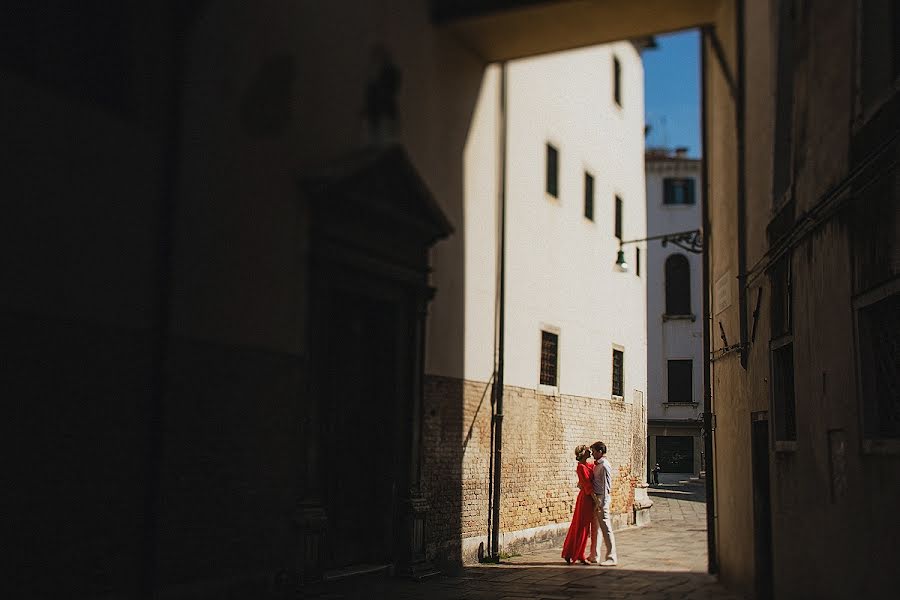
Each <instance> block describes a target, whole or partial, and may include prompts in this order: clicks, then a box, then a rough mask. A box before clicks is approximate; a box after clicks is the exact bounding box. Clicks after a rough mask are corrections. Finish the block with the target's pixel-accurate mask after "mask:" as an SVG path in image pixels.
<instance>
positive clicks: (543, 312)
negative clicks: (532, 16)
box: [425, 42, 647, 560]
mask: <svg viewBox="0 0 900 600" xmlns="http://www.w3.org/2000/svg"><path fill="white" fill-rule="evenodd" d="M504 71H505V73H504ZM503 87H505V90H506V91H505V107H504V106H503V105H501V102H500V98H501V94H502V88H503ZM643 112H644V109H643V69H642V65H641V58H640V54H639V52H638V50H637V48H636V47H635V46H634V45H633V44H631V43H629V42H620V43H617V44H611V45H605V46H597V47H591V48H586V49H581V50H573V51H568V52H561V53H556V54H550V55H546V56H541V57H536V58H530V59H524V60H520V61H511V62H510V63H508V64H507V65H506V66H505V68H504V67H501V66H492V67H489V68H488V69H487V71H486V73H485V77H484V80H483V83H482V86H481V93H480V95H479V100H478V102H477V103H476V105H475V110H474V118H473V121H472V125H471V127H470V130H469V137H468V141H467V145H466V152H465V155H464V165H465V167H464V168H465V198H464V208H463V220H462V222H461V223H460V235H458V236H456V237H454V238H452V239H450V240H448V241H447V242H444V243H442V244H441V245H439V246H438V247H437V248H435V250H434V251H433V256H434V259H435V264H442V263H443V261H444V258H443V256H444V254H445V253H456V252H457V247H458V246H462V247H463V248H461V249H460V250H459V252H461V253H462V254H463V255H464V257H465V269H464V273H465V279H464V280H463V281H462V282H460V284H459V285H460V286H461V288H462V290H463V291H462V294H463V295H462V300H463V303H464V306H465V314H464V315H460V316H459V317H458V318H454V317H453V315H452V314H449V313H447V312H445V311H446V306H447V305H446V304H445V303H446V302H447V301H448V300H449V298H448V297H442V296H438V297H436V298H435V300H434V303H433V306H432V313H431V316H432V318H431V319H430V321H429V331H428V340H429V341H428V344H429V345H428V352H427V358H426V393H425V414H426V415H427V416H426V420H425V428H426V432H425V441H426V448H427V450H426V451H425V456H426V459H425V465H426V469H427V473H426V477H425V479H426V481H428V482H429V484H430V486H429V489H430V490H431V493H432V494H433V495H430V496H428V498H429V500H430V501H431V502H432V503H433V505H435V506H437V505H439V504H440V505H446V504H447V503H448V497H447V491H446V489H445V488H444V486H443V485H441V484H442V477H443V474H444V473H445V472H446V469H447V468H448V467H447V464H446V463H447V461H448V460H454V461H457V464H460V465H461V473H460V478H461V480H462V482H463V485H462V489H461V490H460V493H461V495H460V496H459V497H458V499H457V498H456V496H455V494H456V491H452V492H451V495H450V499H449V505H450V506H451V507H452V508H454V509H455V508H456V506H457V504H456V503H457V502H458V503H459V504H458V506H459V507H460V511H461V514H462V522H461V523H459V526H460V529H458V530H457V529H455V528H454V526H453V525H455V523H454V524H450V523H442V522H441V518H440V516H439V514H434V515H433V520H432V528H431V529H430V531H431V534H430V535H431V536H433V537H432V538H430V539H431V542H432V544H433V549H434V555H435V556H436V557H438V558H441V557H443V556H448V555H453V554H454V552H447V551H446V550H441V549H442V548H443V547H445V546H447V545H451V546H455V545H457V544H461V545H462V546H461V549H462V555H463V558H464V559H465V560H471V559H473V558H474V557H475V554H476V551H477V547H478V545H479V544H480V543H483V542H484V541H485V535H486V532H487V531H488V526H489V525H488V524H489V520H488V512H489V508H490V507H489V502H488V500H489V492H490V473H491V471H490V465H491V457H492V454H491V453H492V447H491V415H492V404H491V403H492V398H493V396H492V394H493V385H492V382H493V378H494V375H495V371H496V369H497V354H498V352H499V348H498V345H497V327H498V291H499V290H498V281H499V279H498V277H499V255H498V248H499V239H498V236H499V231H500V228H499V222H498V218H499V203H500V202H501V201H505V204H506V227H505V229H506V251H505V272H506V288H505V350H504V366H505V368H504V383H505V385H504V406H503V412H504V425H503V440H502V447H503V448H502V449H503V464H502V483H501V502H500V504H501V511H500V531H501V539H500V542H501V547H504V548H507V549H512V548H515V547H516V546H518V545H521V544H523V543H531V542H535V541H537V542H540V541H550V540H553V541H559V540H558V538H559V536H560V534H562V535H564V534H565V531H566V528H567V527H568V522H569V519H570V517H571V513H572V509H573V506H574V501H575V497H576V495H577V492H578V490H577V487H575V485H574V479H573V477H574V471H573V469H574V464H575V462H574V458H573V450H574V448H575V446H577V445H579V444H591V443H593V442H594V441H597V440H604V441H605V442H606V443H607V445H608V447H609V457H610V460H611V462H612V464H613V469H614V471H615V473H616V478H615V482H614V486H613V487H614V491H613V496H614V499H615V500H614V504H613V512H614V513H615V514H616V519H617V525H619V526H625V525H627V524H628V523H631V522H633V521H634V519H635V517H634V514H633V510H634V501H633V495H634V487H635V486H636V485H640V484H642V483H643V481H644V476H643V474H644V471H645V468H644V464H645V455H644V452H645V448H644V442H643V440H644V438H645V435H646V433H645V421H646V409H645V404H644V402H645V393H646V389H647V387H646V385H647V383H646V359H645V356H646V343H647V342H646V333H645V332H646V324H645V322H644V319H645V312H644V304H645V299H644V298H645V296H644V294H645V285H646V279H645V278H644V277H640V276H638V275H637V274H635V273H622V272H619V271H618V270H617V269H616V265H615V259H616V251H617V248H618V241H619V240H620V239H623V238H643V237H644V232H645V222H646V221H645V214H644V210H645V208H644V207H645V202H644V194H645V191H644V183H643ZM504 122H505V125H504ZM504 127H505V131H506V136H505V137H506V139H505V142H504V141H503V140H502V137H503V134H502V130H503V128H504ZM498 142H499V144H504V143H505V148H506V153H505V156H506V158H505V161H506V166H505V171H506V173H505V180H506V187H505V200H501V198H500V195H499V192H500V185H501V184H500V183H499V182H500V181H501V169H503V164H502V161H503V157H502V156H501V154H500V152H499V149H500V145H499V144H498ZM453 272H454V270H453V269H449V270H447V269H437V268H436V269H435V271H434V273H433V276H432V282H433V284H434V286H435V287H436V288H437V289H439V290H443V289H447V288H449V287H450V286H451V284H452V279H451V277H452V274H453ZM462 317H464V318H462ZM453 331H460V332H462V334H463V339H464V344H463V346H462V348H461V350H462V356H461V359H462V360H461V361H460V362H456V361H452V360H450V358H451V357H449V356H447V354H446V351H447V348H446V346H445V340H446V339H447V338H448V335H450V332H453ZM460 396H461V397H462V398H463V399H464V401H463V403H462V406H463V411H462V415H460V416H461V418H460V416H454V415H453V413H452V411H453V410H454V409H455V408H457V407H458V406H459V404H460V403H459V397H460ZM429 466H433V467H434V470H433V471H431V470H429V469H428V467H429ZM641 491H643V488H639V490H638V494H639V499H640V493H641ZM639 504H640V501H639ZM449 512H450V513H453V512H455V511H453V510H451V511H449Z"/></svg>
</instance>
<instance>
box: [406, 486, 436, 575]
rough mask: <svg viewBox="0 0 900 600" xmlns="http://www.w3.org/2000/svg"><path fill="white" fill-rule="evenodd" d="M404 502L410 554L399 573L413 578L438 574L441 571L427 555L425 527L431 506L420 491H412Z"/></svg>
mask: <svg viewBox="0 0 900 600" xmlns="http://www.w3.org/2000/svg"><path fill="white" fill-rule="evenodd" d="M404 504H405V506H404V512H405V518H406V532H407V535H408V538H407V544H408V545H409V555H408V560H407V561H404V563H405V564H401V565H400V566H399V569H398V574H399V575H403V576H406V577H412V578H413V579H424V578H425V577H430V576H431V575H437V574H438V573H439V571H438V570H437V569H435V568H434V565H432V564H431V562H430V561H428V560H427V559H426V557H425V527H426V525H427V516H428V511H429V509H430V508H431V507H430V506H429V504H428V501H427V500H425V498H424V497H423V496H422V495H421V493H419V492H412V493H411V494H410V497H409V498H408V499H406V501H405V502H404Z"/></svg>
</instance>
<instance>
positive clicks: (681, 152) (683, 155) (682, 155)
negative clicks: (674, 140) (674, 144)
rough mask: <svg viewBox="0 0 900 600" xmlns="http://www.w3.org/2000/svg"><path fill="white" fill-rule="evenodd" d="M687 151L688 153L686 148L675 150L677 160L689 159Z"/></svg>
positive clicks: (681, 147) (680, 147)
mask: <svg viewBox="0 0 900 600" xmlns="http://www.w3.org/2000/svg"><path fill="white" fill-rule="evenodd" d="M687 151H688V149H687V147H686V146H679V147H678V148H675V157H676V158H687Z"/></svg>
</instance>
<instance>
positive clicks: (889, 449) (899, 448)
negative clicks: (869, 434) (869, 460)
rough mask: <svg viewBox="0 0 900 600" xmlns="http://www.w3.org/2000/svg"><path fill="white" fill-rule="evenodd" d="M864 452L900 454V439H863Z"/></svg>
mask: <svg viewBox="0 0 900 600" xmlns="http://www.w3.org/2000/svg"><path fill="white" fill-rule="evenodd" d="M862 450H863V454H875V455H877V454H881V455H895V454H900V440H863V443H862Z"/></svg>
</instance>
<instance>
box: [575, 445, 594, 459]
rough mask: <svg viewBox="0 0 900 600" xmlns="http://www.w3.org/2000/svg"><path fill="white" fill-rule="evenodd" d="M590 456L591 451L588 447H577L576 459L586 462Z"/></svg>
mask: <svg viewBox="0 0 900 600" xmlns="http://www.w3.org/2000/svg"><path fill="white" fill-rule="evenodd" d="M590 455H591V449H590V448H588V447H587V446H585V445H584V444H581V445H579V446H576V447H575V458H576V459H577V460H584V459H586V458H587V457H588V456H590Z"/></svg>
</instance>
